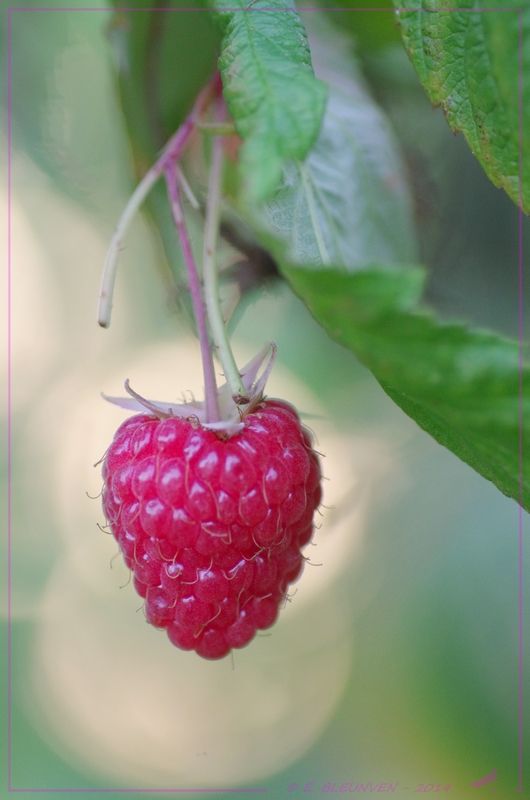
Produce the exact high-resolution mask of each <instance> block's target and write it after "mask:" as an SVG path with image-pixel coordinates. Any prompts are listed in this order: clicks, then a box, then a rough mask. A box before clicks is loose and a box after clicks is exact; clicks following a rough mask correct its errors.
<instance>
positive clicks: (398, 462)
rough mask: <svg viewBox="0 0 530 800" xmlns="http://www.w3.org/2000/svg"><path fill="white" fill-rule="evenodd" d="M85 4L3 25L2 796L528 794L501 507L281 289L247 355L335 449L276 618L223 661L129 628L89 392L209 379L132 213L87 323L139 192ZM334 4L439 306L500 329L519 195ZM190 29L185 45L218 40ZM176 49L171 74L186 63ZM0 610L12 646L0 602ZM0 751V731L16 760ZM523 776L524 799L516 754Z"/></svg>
mask: <svg viewBox="0 0 530 800" xmlns="http://www.w3.org/2000/svg"><path fill="white" fill-rule="evenodd" d="M91 5H92V7H93V9H94V10H93V11H90V12H89V11H82V10H74V9H72V10H69V11H59V10H55V11H53V10H49V11H47V12H45V11H38V10H36V8H34V10H33V11H31V8H32V6H35V4H34V3H33V4H32V3H31V2H26V3H25V4H24V8H25V9H27V10H25V11H22V10H19V11H16V12H14V13H13V14H12V43H13V61H12V73H13V97H12V100H13V119H12V133H13V153H12V155H13V158H12V304H11V308H12V333H13V341H12V356H13V372H12V378H13V404H14V415H13V442H14V446H13V480H12V498H13V530H12V534H13V547H12V569H13V573H12V574H13V591H12V610H13V620H12V634H13V654H12V664H13V693H12V701H13V726H12V777H13V785H14V787H16V788H17V789H19V790H21V789H23V788H26V789H28V790H29V789H32V788H33V789H36V788H40V789H43V788H47V789H50V790H53V789H54V788H56V789H57V790H64V793H63V794H62V795H61V796H69V795H70V794H72V796H74V794H73V792H70V789H74V788H86V789H101V788H106V791H105V792H103V793H102V796H103V797H105V796H107V795H108V796H109V797H110V796H111V794H112V789H113V788H114V789H123V788H128V787H131V788H134V787H137V788H152V789H157V788H158V789H160V788H164V787H181V788H200V787H204V788H210V789H211V788H218V790H219V794H221V789H223V788H224V789H229V788H230V787H234V788H235V787H239V788H241V787H252V786H255V787H266V788H267V790H268V794H269V795H270V796H273V797H284V796H285V797H287V796H311V795H312V796H320V795H322V794H323V793H324V789H325V785H326V784H329V783H331V784H336V785H337V788H338V787H340V785H341V784H347V783H352V784H353V785H354V786H355V785H356V784H368V783H370V782H371V783H372V784H374V785H377V784H382V783H395V784H397V788H396V793H398V794H399V795H400V796H404V797H412V796H413V795H414V794H415V790H416V788H417V787H418V786H419V785H425V786H428V785H431V784H433V785H437V784H439V785H442V786H444V787H447V786H450V787H451V789H450V790H448V791H450V794H451V796H452V797H456V798H459V799H460V798H462V799H463V798H468V797H474V796H480V797H489V796H492V797H493V796H496V797H503V798H505V797H510V796H512V795H513V796H516V795H515V788H516V784H517V693H516V685H517V569H518V563H517V550H518V509H517V506H516V504H515V503H514V502H513V501H511V500H508V499H506V498H505V497H503V496H502V495H501V494H500V493H499V492H498V491H497V490H496V489H495V488H494V487H493V486H492V485H491V484H489V483H488V482H487V481H485V480H484V479H482V478H480V477H479V476H478V475H476V474H475V473H474V472H473V471H472V470H471V469H470V468H469V467H467V466H465V465H464V464H462V463H461V462H460V461H459V460H458V459H456V458H455V457H453V456H452V455H451V454H450V453H449V452H447V451H446V450H444V449H443V448H441V447H440V446H438V445H437V444H436V443H435V442H434V441H433V440H432V439H431V438H430V437H429V436H428V435H426V434H425V433H423V432H422V431H420V430H419V429H418V428H417V427H416V426H415V425H414V424H413V423H412V422H411V421H410V420H409V419H408V418H407V417H406V416H405V415H404V414H403V413H402V412H401V411H400V410H399V409H397V408H396V407H395V406H394V405H393V403H392V402H391V401H390V400H389V399H388V398H387V397H386V396H385V394H384V393H383V392H382V390H381V389H380V387H379V386H378V385H377V383H376V382H375V381H374V379H373V378H372V377H371V376H370V374H369V373H368V372H367V371H366V370H365V369H364V368H362V367H361V366H360V365H359V364H358V363H357V362H356V360H355V359H354V357H353V356H351V355H350V354H349V353H347V352H346V351H345V350H343V349H341V348H340V347H338V346H337V345H335V344H334V343H333V342H331V341H330V340H329V339H328V338H327V336H326V335H325V334H324V332H323V331H322V330H321V329H320V328H319V327H318V326H317V324H316V323H315V322H314V321H313V320H312V318H311V317H310V316H309V314H308V313H307V311H306V310H305V309H304V307H303V306H302V304H301V303H300V302H299V301H298V300H297V299H296V298H295V297H294V296H293V294H292V293H291V292H290V290H289V289H288V287H287V286H286V285H285V284H284V283H282V282H280V281H277V282H276V283H273V284H269V285H267V286H266V287H265V288H262V289H258V290H255V291H253V292H252V293H250V294H249V295H248V296H247V297H246V298H245V300H244V303H243V307H242V314H241V316H240V321H239V324H238V326H237V329H236V331H235V333H234V340H233V341H234V347H235V351H236V354H237V357H238V359H239V360H240V362H244V361H245V360H246V359H247V358H248V357H250V356H251V355H253V354H254V353H255V352H256V351H257V350H258V349H259V348H260V346H261V344H262V343H263V342H264V341H268V340H274V341H276V342H277V344H278V348H279V356H278V365H277V367H276V369H275V373H274V375H273V378H272V380H271V385H270V393H271V394H276V395H279V396H282V397H285V398H286V399H289V400H290V401H291V402H294V403H295V404H296V405H297V406H298V407H299V408H301V409H302V410H303V411H304V412H305V413H306V414H307V415H308V416H307V420H308V424H309V425H310V426H311V427H312V429H313V430H314V432H315V435H316V437H317V440H318V447H319V449H320V450H321V451H322V452H323V453H324V454H325V461H324V472H325V475H326V478H327V481H326V484H325V500H324V502H325V504H326V508H325V509H324V511H323V516H322V519H321V520H320V522H321V527H320V530H319V531H318V535H317V537H316V540H315V545H314V546H313V547H311V548H310V552H309V553H308V555H310V558H311V562H312V564H311V565H308V566H307V567H306V570H305V573H304V575H303V578H302V580H301V582H300V583H299V584H298V586H297V589H296V592H295V594H294V596H293V597H292V601H291V602H290V603H288V604H287V606H286V608H285V611H284V612H283V615H282V617H281V619H280V622H279V623H278V624H277V625H276V626H275V627H274V629H273V630H272V631H271V632H270V633H269V634H268V635H266V636H262V637H260V638H259V639H258V640H256V641H255V642H254V643H253V645H252V646H251V647H249V648H248V649H247V650H244V651H242V652H238V653H236V655H235V657H234V659H233V660H230V659H227V660H225V661H223V662H211V663H209V662H200V661H199V660H198V659H196V658H195V657H194V656H193V655H190V654H188V653H181V652H179V651H177V650H175V649H174V648H172V647H170V645H169V644H168V642H167V641H166V638H165V636H164V635H163V634H161V633H160V632H157V631H156V630H155V629H153V628H151V627H150V626H148V625H147V624H146V623H145V620H144V617H143V613H142V610H141V607H140V601H139V599H138V597H137V596H136V595H135V593H134V591H133V588H132V585H130V584H129V583H128V574H127V571H126V570H125V568H124V566H123V565H122V564H121V562H120V559H119V558H118V557H115V556H116V554H117V548H116V547H115V545H114V544H113V541H112V540H111V538H110V537H109V536H107V535H105V534H104V533H103V532H101V531H100V530H99V529H98V527H97V523H98V522H99V523H103V518H102V512H101V510H100V505H99V500H98V499H91V497H89V495H90V496H97V495H98V493H99V491H100V489H101V478H100V473H99V467H94V466H93V465H94V464H95V463H96V462H97V461H98V460H99V459H100V458H101V456H102V455H103V453H104V451H105V449H106V447H107V445H108V443H109V441H110V439H111V437H112V433H113V430H114V429H115V427H116V426H117V424H118V423H119V422H120V421H121V420H122V419H123V413H122V412H121V411H120V410H118V409H116V408H114V407H112V406H110V405H108V404H106V403H105V402H104V401H103V400H102V399H101V398H100V392H101V391H105V392H107V393H109V394H119V393H121V387H122V384H123V381H124V379H125V378H130V379H131V381H132V383H133V386H135V387H136V388H137V390H138V391H140V392H145V393H146V394H148V395H150V396H155V397H160V398H162V399H164V398H171V397H175V396H178V395H180V394H181V392H182V391H183V390H184V389H186V390H187V389H189V390H192V391H194V392H195V393H196V394H200V384H201V376H200V369H199V366H198V348H197V343H196V341H195V339H194V338H193V337H192V335H191V333H190V331H189V328H188V326H187V324H186V319H185V316H184V315H183V314H182V313H181V311H180V310H179V303H178V302H176V299H175V297H174V295H173V294H172V292H170V291H168V282H167V267H166V266H165V265H164V254H163V250H162V247H161V242H160V237H159V235H158V233H157V231H156V229H155V227H154V226H153V224H152V222H150V220H149V218H148V217H147V216H143V217H139V218H138V219H137V222H136V223H135V225H134V228H133V230H132V232H131V233H130V235H129V236H128V239H127V243H126V247H125V249H124V252H123V254H122V262H121V272H120V275H119V277H118V283H117V292H116V299H115V313H114V318H113V324H112V327H111V328H110V330H108V331H103V330H101V329H99V328H98V327H97V325H96V322H95V305H96V299H97V293H98V282H99V276H100V270H101V265H102V262H103V259H104V254H105V250H106V245H107V243H108V241H109V238H110V235H111V233H112V229H113V225H114V223H115V221H116V219H117V216H118V214H119V212H120V210H121V208H122V207H123V205H124V204H125V202H126V200H127V198H128V196H129V194H130V192H131V190H132V187H133V185H134V182H133V180H134V179H133V168H132V158H131V150H130V147H129V144H128V138H127V132H126V128H125V124H124V119H123V117H122V113H121V110H120V105H119V102H118V98H117V92H116V83H115V77H114V75H115V73H114V66H115V60H114V58H115V56H113V54H112V51H111V46H110V41H111V39H112V37H113V36H114V35H115V28H113V27H112V26H111V25H110V24H109V23H110V12H109V11H108V10H107V9H105V6H104V4H101V7H100V4H99V3H98V2H97V0H95V2H92V4H91ZM335 5H336V4H335ZM344 5H345V8H348V4H346V3H344ZM351 5H352V4H351V3H350V4H349V7H350V8H351ZM382 5H383V6H384V5H385V4H384V3H382ZM98 8H100V10H97V9H98ZM337 14H339V15H340V18H341V19H340V21H341V24H342V25H343V26H344V27H349V28H350V29H351V30H352V31H353V32H354V33H355V34H356V35H357V38H358V46H359V53H360V57H361V58H362V65H363V69H364V71H365V75H366V76H367V79H368V80H369V82H370V85H371V87H372V90H373V92H374V94H375V95H376V97H377V98H378V100H379V101H380V102H381V103H382V104H383V105H384V107H385V108H386V110H387V112H388V114H389V115H390V117H391V119H392V122H393V124H394V126H395V129H396V131H397V133H398V136H399V139H400V142H401V145H402V149H403V153H404V157H405V159H406V163H407V166H408V171H409V176H410V180H411V184H412V187H413V192H414V198H415V207H416V221H417V226H418V233H419V237H420V244H421V251H422V258H423V260H424V262H425V263H426V264H427V265H428V266H429V269H430V271H431V279H430V283H429V300H430V302H431V304H432V305H433V306H435V307H436V308H437V309H438V310H439V311H440V312H441V313H443V314H445V315H446V316H452V317H458V318H461V319H469V320H471V321H472V322H474V323H475V324H478V325H484V326H489V327H491V328H493V329H495V330H499V331H502V332H505V333H507V334H511V335H516V331H517V252H516V242H517V240H516V234H517V219H516V209H515V207H514V206H513V204H512V203H511V202H510V201H509V200H508V199H507V198H506V197H505V196H504V195H503V194H502V193H501V192H500V191H498V190H496V189H494V188H493V187H492V186H491V185H490V184H489V182H488V181H487V179H486V178H485V177H484V175H483V174H482V171H481V169H480V167H479V166H478V164H477V163H476V162H475V160H474V159H473V157H472V156H471V155H470V154H469V152H468V150H467V147H466V145H465V142H464V141H463V139H462V138H461V137H455V136H453V135H452V134H451V133H450V132H449V130H448V128H447V125H446V123H445V120H444V118H443V115H442V114H441V112H440V111H436V110H434V109H432V108H431V107H430V105H429V103H428V101H427V100H426V98H425V96H424V94H423V92H422V90H421V88H420V86H419V84H418V81H417V79H416V77H415V74H414V73H413V71H412V69H411V68H410V66H409V64H408V62H407V59H406V57H405V55H404V52H403V50H402V48H401V45H400V43H399V40H398V34H397V30H396V28H395V25H394V24H393V21H392V17H391V15H388V14H386V13H383V12H382V13H381V14H378V13H376V14H368V13H366V12H358V13H348V12H347V11H346V12H337ZM3 16H4V30H3V32H4V34H5V32H6V31H5V14H3ZM176 16H177V15H175V17H176ZM193 16H194V19H193V21H190V19H189V18H187V19H186V20H185V19H184V17H185V15H182V24H183V25H184V24H186V25H193V28H194V35H193V36H191V35H190V37H189V40H188V45H187V46H188V47H189V48H190V51H189V52H191V48H196V47H197V46H198V42H199V43H200V42H201V41H206V39H201V36H203V35H204V37H206V36H207V32H206V30H204V31H202V29H201V25H202V23H201V21H200V18H199V15H193ZM173 24H174V23H173ZM4 41H5V40H4ZM114 45H115V42H114ZM113 52H114V53H115V52H116V50H115V48H114V51H113ZM175 59H176V62H175V63H176V66H175V74H174V76H173V79H174V80H175V81H178V80H179V72H180V71H182V70H184V69H185V65H186V50H185V49H184V50H183V49H179V51H178V52H177V53H176V54H175ZM2 125H3V127H2V133H3V135H4V140H5V136H6V132H7V118H6V115H5V114H4V116H3V120H2ZM6 192H7V188H6V183H5V181H4V183H3V185H2V194H1V204H2V215H3V217H4V219H5V218H6V207H7V194H6ZM525 242H526V245H527V252H528V251H529V249H528V248H529V246H530V240H529V237H528V225H527V224H526V226H525ZM2 288H3V290H5V284H3V287H2ZM6 303H7V298H6V297H4V298H3V306H4V308H5V307H6ZM2 369H3V370H4V378H5V377H6V372H5V370H6V369H7V364H6V365H5V366H3V367H2ZM514 446H515V443H514ZM2 455H3V459H4V460H3V472H2V477H3V480H4V483H5V481H6V480H7V478H6V469H5V467H6V463H5V462H6V452H5V449H4V452H3V454H2ZM524 524H525V526H526V527H525V536H527V534H528V519H527V517H526V516H525V519H524ZM2 546H3V547H4V556H5V555H6V547H7V539H6V537H3V540H2ZM529 555H530V548H528V547H527V548H526V551H525V563H524V565H523V566H524V569H525V574H527V575H528V566H529V563H528V562H529ZM527 583H528V581H527ZM1 612H2V630H3V633H4V634H5V632H6V625H7V606H6V594H5V593H4V594H3V595H2V608H1ZM525 614H526V617H525V619H526V620H528V619H530V607H529V603H528V592H526V596H525ZM526 627H528V626H526ZM529 639H530V637H528V636H527V637H526V643H527V651H526V653H525V664H526V676H525V677H526V678H528V677H529V676H530V651H529V649H528V641H529ZM3 679H4V680H5V671H4V672H3ZM526 683H527V685H530V681H528V680H527V681H526ZM526 709H527V713H526V726H527V731H528V721H529V717H530V703H528V702H527V704H526ZM5 733H6V732H5V730H4V735H5ZM526 746H527V750H526V752H527V756H528V754H529V753H530V751H529V750H528V744H527V745H526ZM6 754H7V747H6V742H5V740H4V747H3V758H4V766H5V765H6V761H5V759H6ZM528 760H530V758H528ZM493 770H496V781H495V782H493V783H492V784H490V785H488V786H484V787H483V788H481V789H476V788H472V787H471V784H472V782H473V781H476V780H478V779H480V778H481V777H482V776H484V775H486V774H490V773H492V771H493ZM4 774H5V773H4ZM526 781H527V791H528V792H529V793H530V768H529V766H528V763H527V764H526ZM295 784H296V785H297V786H298V787H299V790H300V791H294V790H293V787H294V785H295ZM305 784H309V787H307V788H308V790H309V791H308V792H306V793H303V792H302V789H303V787H304V785H305ZM3 790H4V791H6V787H5V783H4V789H3ZM149 794H150V792H149V791H146V795H149ZM23 795H24V793H23V792H22V793H21V796H23ZM52 795H53V791H52ZM518 796H520V795H518ZM524 796H526V795H524Z"/></svg>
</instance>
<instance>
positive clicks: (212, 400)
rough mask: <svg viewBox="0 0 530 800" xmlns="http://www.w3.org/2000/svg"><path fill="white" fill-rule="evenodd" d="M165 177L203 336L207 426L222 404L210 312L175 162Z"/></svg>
mask: <svg viewBox="0 0 530 800" xmlns="http://www.w3.org/2000/svg"><path fill="white" fill-rule="evenodd" d="M165 173H166V183H167V188H168V195H169V202H170V204H171V210H172V212H173V219H174V221H175V226H176V228H177V233H178V236H179V239H180V245H181V247H182V255H183V258H184V263H185V265H186V271H187V273H188V284H189V289H190V295H191V303H192V307H193V314H194V317H195V322H196V324H197V333H198V335H199V343H200V348H201V359H202V369H203V375H204V395H205V402H206V422H218V421H219V419H220V415H219V403H218V399H217V384H216V381H215V371H214V366H213V358H212V352H211V349H210V342H209V339H208V329H207V326H206V309H205V306H204V301H203V298H202V292H201V284H200V280H199V273H198V270H197V265H196V263H195V258H194V256H193V250H192V248H191V242H190V238H189V236H188V229H187V227H186V220H185V219H184V213H183V210H182V200H181V196H180V188H179V183H178V177H177V171H176V165H175V163H174V162H172V161H170V162H169V163H168V164H167V165H166V169H165Z"/></svg>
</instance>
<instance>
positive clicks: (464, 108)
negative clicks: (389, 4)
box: [394, 0, 530, 213]
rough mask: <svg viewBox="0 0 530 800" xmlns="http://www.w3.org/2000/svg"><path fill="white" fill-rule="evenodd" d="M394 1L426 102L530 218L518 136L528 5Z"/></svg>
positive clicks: (528, 168)
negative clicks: (438, 108)
mask: <svg viewBox="0 0 530 800" xmlns="http://www.w3.org/2000/svg"><path fill="white" fill-rule="evenodd" d="M394 2H395V5H396V7H397V8H399V9H400V10H399V11H398V18H399V22H400V25H401V32H402V35H403V41H404V43H405V47H406V49H407V51H408V53H409V55H410V58H411V60H412V63H413V64H414V66H415V68H416V70H417V72H418V75H419V77H420V80H421V82H422V84H423V86H424V87H425V89H426V91H427V93H428V95H429V97H430V99H431V101H432V102H433V103H434V104H436V105H441V106H442V108H443V110H444V112H445V114H446V116H447V120H448V122H449V124H450V126H451V127H452V128H453V130H455V131H461V132H462V133H463V134H464V136H465V137H466V139H467V142H468V144H469V146H470V148H471V150H472V152H473V153H474V155H475V156H476V157H477V158H478V159H479V161H480V163H481V164H482V166H483V168H484V170H485V171H486V174H487V175H488V177H489V178H490V179H491V180H492V181H493V183H494V184H495V185H496V186H500V187H502V188H503V189H504V190H505V191H506V192H507V193H508V195H509V196H510V197H511V198H512V199H513V200H514V201H515V202H516V203H518V204H519V203H522V208H523V210H524V211H526V213H530V138H529V137H528V136H524V137H523V136H521V133H520V131H521V130H523V131H525V130H526V131H527V130H528V129H529V127H530V82H529V81H528V80H523V76H525V75H528V73H529V72H530V35H529V34H530V5H529V4H528V3H525V4H521V6H520V9H519V10H517V9H515V8H514V4H513V3H511V2H510V0H498V2H496V3H495V9H496V10H493V11H492V10H491V4H489V5H490V8H489V9H488V5H486V4H485V3H484V2H482V0H394ZM409 9H410V10H409ZM439 9H443V10H439ZM519 57H521V64H520V65H519ZM519 68H520V71H519ZM520 114H521V116H522V119H520ZM520 149H521V153H520V152H519V150H520ZM520 172H521V173H522V182H521V181H520Z"/></svg>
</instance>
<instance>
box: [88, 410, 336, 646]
mask: <svg viewBox="0 0 530 800" xmlns="http://www.w3.org/2000/svg"><path fill="white" fill-rule="evenodd" d="M103 479H104V489H103V508H104V512H105V516H106V518H107V520H108V523H109V525H110V528H111V530H112V533H113V535H114V537H115V538H116V540H117V542H118V544H119V546H120V549H121V552H122V554H123V558H124V561H125V563H126V565H127V566H128V567H129V568H130V569H131V570H132V571H133V573H134V586H135V588H136V590H137V592H138V594H139V595H140V596H141V597H142V598H145V613H146V617H147V621H148V622H150V623H151V624H152V625H154V626H156V627H159V628H165V629H166V631H167V634H168V637H169V639H170V641H171V642H172V643H173V644H174V645H176V646H177V647H179V648H181V649H183V650H195V652H196V653H198V654H199V655H200V656H203V657H204V658H209V659H216V658H222V657H223V656H226V655H227V653H228V652H229V651H230V650H231V649H232V648H239V647H244V646H245V645H246V644H248V643H249V642H250V640H251V639H252V638H253V637H254V635H255V633H256V631H258V630H263V629H265V628H269V627H270V626H271V625H272V624H273V623H274V621H275V620H276V617H277V615H278V610H279V607H280V604H281V603H282V600H283V599H284V598H285V596H286V593H287V589H288V586H289V585H290V584H291V583H292V582H293V581H295V580H296V579H297V578H298V577H299V576H300V573H301V571H302V567H303V564H304V559H303V555H302V548H303V547H304V546H305V545H306V544H307V543H308V542H309V540H310V538H311V535H312V531H313V515H314V512H315V510H316V508H317V507H318V505H319V504H320V500H321V486H320V484H321V473H320V466H319V461H318V457H317V455H316V453H315V451H314V450H313V449H312V446H311V439H310V436H309V434H308V432H307V431H306V430H305V429H304V428H303V427H302V425H301V422H300V419H299V417H298V415H297V413H296V411H295V409H294V408H293V407H292V406H291V405H289V404H287V403H285V402H283V401H280V400H272V399H267V400H262V401H261V402H260V403H259V404H258V405H257V406H256V407H255V408H254V409H253V410H251V411H250V412H249V413H247V414H246V416H245V417H244V419H243V425H242V426H241V429H240V430H239V431H238V432H237V433H236V435H233V436H231V437H230V438H220V437H219V435H218V434H217V433H216V432H215V431H213V430H211V429H207V428H206V427H204V426H203V425H201V424H200V423H199V422H198V421H197V420H196V419H185V418H182V417H174V416H169V417H166V418H164V419H160V418H159V417H157V416H155V415H148V414H138V415H136V416H133V417H130V418H129V419H127V420H126V421H125V422H124V423H123V424H122V425H121V426H120V427H119V428H118V430H117V432H116V434H115V437H114V440H113V442H112V444H111V446H110V448H109V450H108V451H107V454H106V456H105V460H104V464H103Z"/></svg>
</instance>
